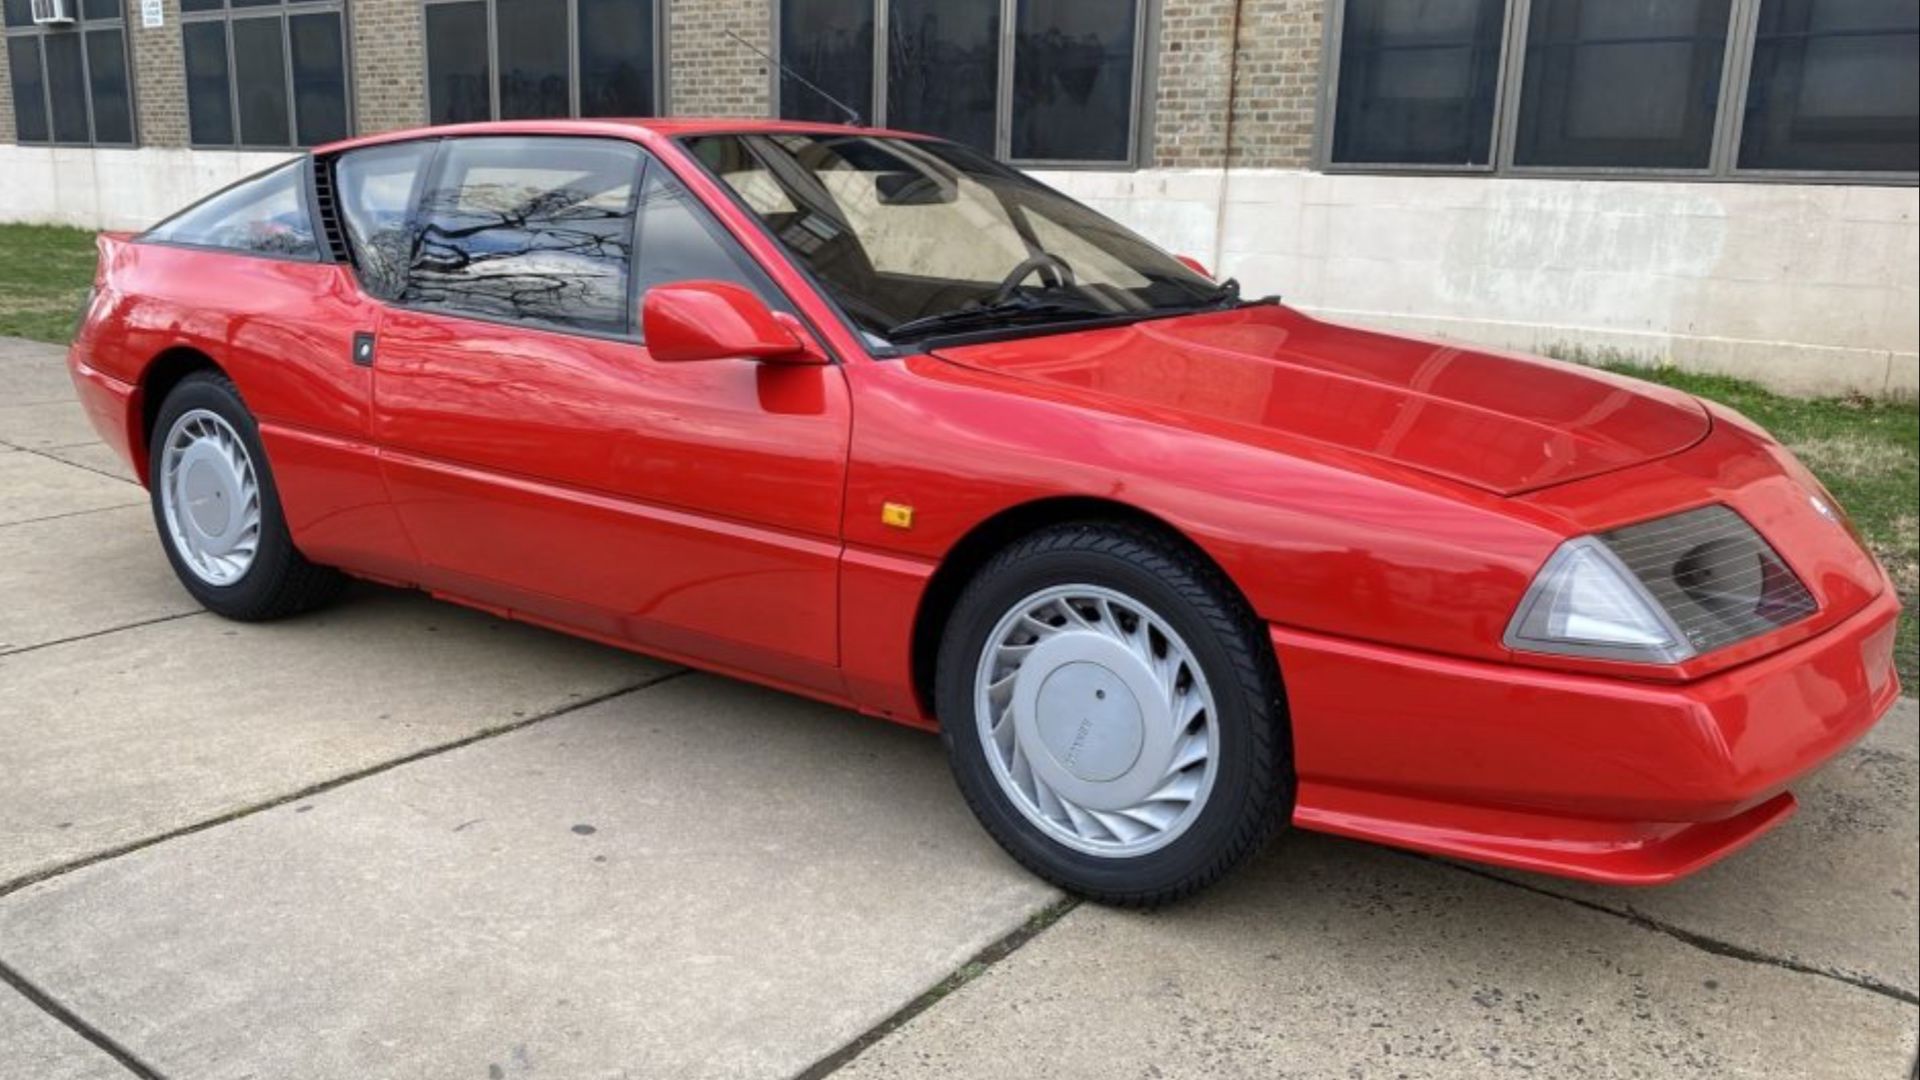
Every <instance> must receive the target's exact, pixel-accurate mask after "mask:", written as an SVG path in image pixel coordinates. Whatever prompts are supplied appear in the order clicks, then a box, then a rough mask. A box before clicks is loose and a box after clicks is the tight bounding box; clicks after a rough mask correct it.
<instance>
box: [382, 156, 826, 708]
mask: <svg viewBox="0 0 1920 1080" xmlns="http://www.w3.org/2000/svg"><path fill="white" fill-rule="evenodd" d="M415 232H416V235H415V241H414V244H413V254H412V256H411V263H410V266H409V269H408V272H407V280H406V283H405V285H404V287H403V288H402V289H401V291H400V293H399V295H398V296H397V298H396V300H395V303H394V304H393V306H391V307H390V308H389V310H388V311H387V312H386V313H385V314H384V315H383V317H382V321H381V325H380V329H379V335H378V342H377V348H376V358H375V361H374V414H375V427H376V431H377V438H378V441H379V443H380V446H381V453H382V462H383V467H384V473H385V476H386V479H387V483H388V486H389V490H390V491H391V493H392V497H393V500H394V502H395V505H396V506H397V508H398V511H399V514H400V517H401V520H402V522H403V523H404V525H405V527H406V529H407V532H408V534H409V535H410V536H411V538H412V539H413V541H414V544H415V546H416V547H417V549H418V550H419V552H420V555H421V559H422V562H423V563H424V566H423V569H422V577H423V578H425V579H426V581H427V583H428V584H429V585H430V586H431V587H433V588H436V589H439V590H442V591H445V592H448V593H452V594H455V595H456V596H459V597H461V598H465V599H468V600H472V601H477V602H480V603H482V604H487V605H493V606H498V607H502V608H506V609H509V610H511V611H513V612H514V613H516V614H518V615H522V616H529V617H532V618H535V619H537V620H545V621H550V622H554V623H559V624H564V625H566V626H568V627H571V628H574V629H578V630H584V631H586V632H589V633H593V634H598V635H601V636H604V637H607V638H611V639H616V640H619V641H623V642H631V643H635V644H639V645H642V646H646V647H650V648H653V649H655V650H660V651H665V652H669V653H674V654H679V655H683V656H686V657H688V658H691V659H696V660H700V661H704V662H707V663H710V664H719V665H722V666H727V667H732V668H736V669H739V670H742V671H746V672H751V673H755V674H758V675H761V676H763V677H769V678H772V679H775V680H777V681H781V682H786V683H790V684H795V685H798V686H803V687H812V688H816V689H822V690H833V691H837V690H838V672H837V662H838V647H837V641H836V634H835V625H836V618H837V612H836V584H837V574H838V558H839V551H840V542H839V527H840V507H841V499H842V494H843V488H844V471H845V465H846V455H847V441H848V436H849V411H848V403H847V392H846V386H845V382H844V380H843V379H842V376H841V372H840V370H839V368H837V367H834V366H828V365H807V366H800V365H795V366H774V365H766V364H761V363H756V362H754V361H751V360H747V359H738V360H732V359H729V360H717V361H706V362H700V363H681V364H669V363H662V362H659V361H656V360H654V359H652V358H651V357H650V356H649V354H648V352H647V349H646V344H645V342H644V341H643V340H641V335H640V332H639V302H640V301H641V299H642V298H643V295H644V293H645V291H646V290H647V289H648V288H650V287H652V286H654V285H659V284H663V283H667V282H671V281H683V280H693V279H721V280H728V281H733V282H735V283H738V284H741V285H744V286H746V287H748V288H750V289H753V290H754V291H755V292H757V293H758V294H760V295H761V296H762V297H763V298H764V299H766V300H767V301H768V303H769V304H770V305H771V306H774V307H776V308H784V307H786V306H787V305H786V301H785V299H784V298H783V297H782V296H781V295H780V293H779V291H778V290H777V288H776V287H775V286H774V285H773V284H772V282H771V281H770V280H769V279H768V278H767V276H766V275H765V274H764V273H763V272H761V271H760V270H759V268H758V267H757V266H755V265H754V264H753V263H752V262H751V261H750V260H749V257H748V256H747V255H746V254H745V253H744V252H743V251H742V250H740V249H739V248H738V247H737V246H736V245H735V243H734V241H733V240H732V238H731V237H730V236H729V235H727V234H726V233H725V231H724V229H723V228H722V227H721V226H720V225H719V223H718V222H716V221H715V220H714V219H713V218H712V217H710V216H709V215H708V214H707V212H706V211H705V209H704V208H703V207H701V206H699V205H698V204H697V202H696V201H695V199H694V197H693V196H692V195H691V194H689V193H688V191H687V189H686V188H685V187H684V186H683V185H681V184H680V182H679V181H678V180H676V179H675V178H674V177H673V176H672V174H671V173H670V172H669V171H668V170H667V169H666V168H665V167H664V166H663V165H661V164H660V163H659V162H658V161H657V160H652V159H650V158H649V156H648V155H646V154H645V153H643V152H642V151H641V150H640V148H639V147H638V146H636V145H634V144H632V143H629V142H625V141H621V140H615V139H599V138H575V137H558V136H550V137H472V138H461V139H447V140H443V142H442V144H441V149H440V151H439V154H438V156H437V159H436V161H435V163H434V164H433V166H432V175H431V177H430V178H429V180H428V181H427V183H426V185H425V191H424V193H423V195H422V197H421V201H420V208H419V211H418V213H417V224H416V226H415Z"/></svg>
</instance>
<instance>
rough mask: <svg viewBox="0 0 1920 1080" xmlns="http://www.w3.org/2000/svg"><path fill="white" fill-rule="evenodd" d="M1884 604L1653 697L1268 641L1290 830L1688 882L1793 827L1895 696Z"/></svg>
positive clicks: (1578, 682) (1574, 679) (1403, 656)
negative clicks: (1809, 784) (1825, 771)
mask: <svg viewBox="0 0 1920 1080" xmlns="http://www.w3.org/2000/svg"><path fill="white" fill-rule="evenodd" d="M1898 616H1899V603H1898V601H1897V600H1896V599H1895V596H1894V593H1893V591H1892V590H1891V589H1887V590H1884V591H1883V592H1882V593H1881V594H1880V596H1879V597H1878V598H1876V599H1875V600H1874V601H1873V602H1872V603H1870V604H1869V605H1868V606H1867V607H1865V608H1864V609H1862V610H1861V611H1859V612H1857V613H1856V614H1854V615H1853V616H1852V617H1850V618H1848V619H1847V620H1846V621H1844V622H1842V623H1840V624H1839V625H1837V626H1835V627H1833V628H1832V629H1830V630H1828V631H1827V632H1826V633H1823V634H1821V635H1819V636H1818V637H1814V638H1811V639H1809V640H1806V641H1803V642H1800V643H1799V644H1797V645H1795V646H1793V647H1791V648H1787V649H1784V650H1782V651H1780V652H1777V653H1774V654H1772V655H1770V656H1766V657H1763V658H1761V659H1758V660H1754V661H1752V662H1750V663H1747V664H1743V665H1741V666H1738V667H1735V668H1732V669H1729V670H1727V671H1723V672H1721V673H1719V674H1717V675H1714V676H1711V677H1708V678H1704V679H1700V680H1698V681H1696V682H1691V683H1685V684H1677V685H1663V684H1657V683H1648V682H1635V681H1631V680H1626V679H1617V678H1606V677H1598V676H1588V675H1567V674H1558V673H1553V672H1546V671H1539V670H1535V669H1531V668H1520V667H1510V666H1504V665H1500V664H1490V663H1483V662H1478V661H1470V660H1458V659H1453V658H1447V657H1438V656H1433V655H1429V654H1423V653H1412V652H1407V651H1403V650H1398V649H1393V648H1386V647H1381V646H1376V645H1369V644H1362V643H1357V642H1352V641H1347V640H1341V639H1334V638H1327V637H1323V636H1319V635H1314V634H1307V633H1301V632H1298V631H1294V630H1290V629H1287V628H1284V627H1273V628H1272V629H1271V634H1272V638H1273V646H1274V649H1275V651H1276V653H1277V654H1278V656H1279V659H1280V667H1281V671H1282V673H1283V675H1284V678H1285V681H1286V686H1287V698H1288V703H1289V706H1290V710H1291V714H1292V719H1293V737H1294V760H1295V768H1296V771H1297V773H1298V776H1299V781H1300V784H1299V795H1298V799H1297V802H1296V805H1295V810H1294V822H1295V824H1297V825H1299V826H1301V827H1303V828H1307V829H1314V830H1318V831H1322V832H1330V833H1337V834H1340V835H1343V836H1351V837H1357V838H1361V839H1366V840H1372V841H1376V842H1379V843H1385V844H1392V845H1396V846H1399V847H1407V848H1413V849H1416V850H1420V851H1427V852H1433V853H1436V854H1442V855H1450V856H1458V857H1461V858H1466V859H1472V860H1475V861H1479V862H1487V863H1494V864H1498V865H1501V866H1509V867H1515V868H1518V869H1523V870H1535V871H1541V872H1544V873H1551V874H1560V875H1564V876H1568V877H1576V878H1584V879H1587V880H1591V881H1602V882H1609V883H1614V884H1638V885H1650V884H1658V883H1661V882H1666V881H1671V880H1673V879H1675V878H1678V877H1682V876H1684V875H1686V874H1689V873H1692V872H1693V871H1695V870H1698V869H1700V868H1701V867H1703V866H1706V865H1708V864H1709V863H1712V862H1714V861H1716V860H1718V859H1720V858H1722V857H1724V856H1726V855H1728V854H1730V853H1732V852H1733V851H1736V850H1738V849H1739V848H1741V847H1743V846H1745V845H1746V844H1747V843H1749V842H1751V841H1752V840H1754V839H1755V838H1756V837H1758V836H1759V835H1760V834H1762V833H1764V832H1765V831H1767V830H1768V829H1770V828H1772V827H1773V826H1774V825H1777V824H1779V823H1780V822H1781V821H1783V820H1785V819H1786V817H1787V816H1788V815H1789V814H1791V813H1792V812H1793V808H1794V799H1793V796H1792V794H1790V793H1789V792H1788V790H1787V789H1788V787H1789V786H1790V785H1791V784H1792V783H1793V782H1794V781H1795V780H1797V779H1799V778H1800V777H1802V776H1805V775H1806V774H1807V773H1809V772H1811V771H1813V770H1814V769H1816V768H1818V767H1819V766H1820V765H1822V764H1824V763H1825V762H1826V761H1828V760H1829V759H1831V758H1833V757H1834V756H1835V755H1837V754H1839V753H1840V752H1841V751H1843V750H1845V749H1846V748H1847V747H1848V746H1850V745H1852V744H1853V742H1854V741H1855V740H1857V739H1858V738H1859V737H1860V736H1861V735H1864V734H1865V733H1866V732H1867V730H1868V729H1869V728H1871V727H1872V726H1873V725H1874V723H1875V722H1876V721H1878V720H1879V719H1880V717H1881V716H1882V715H1884V714H1885V713H1886V711H1887V709H1888V707H1890V706H1891V705H1892V704H1893V701H1894V699H1895V698H1896V697H1897V696H1898V695H1899V692H1900V684H1899V679H1898V676H1897V675H1896V674H1895V673H1894V667H1893V640H1894V632H1895V626H1896V623H1897V620H1898Z"/></svg>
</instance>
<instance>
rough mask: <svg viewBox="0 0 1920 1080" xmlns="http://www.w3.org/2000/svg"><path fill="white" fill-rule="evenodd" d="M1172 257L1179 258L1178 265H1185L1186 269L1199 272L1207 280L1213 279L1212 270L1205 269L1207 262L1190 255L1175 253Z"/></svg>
mask: <svg viewBox="0 0 1920 1080" xmlns="http://www.w3.org/2000/svg"><path fill="white" fill-rule="evenodd" d="M1174 258H1176V259H1179V260H1180V265H1182V266H1184V267H1186V268H1187V269H1189V270H1191V271H1193V272H1194V273H1196V274H1199V275H1200V276H1201V277H1203V278H1206V279H1207V280H1208V281H1212V280H1213V271H1211V270H1209V269H1207V264H1206V263H1203V262H1201V261H1200V260H1199V259H1196V258H1194V257H1193V256H1191V255H1175V256H1174Z"/></svg>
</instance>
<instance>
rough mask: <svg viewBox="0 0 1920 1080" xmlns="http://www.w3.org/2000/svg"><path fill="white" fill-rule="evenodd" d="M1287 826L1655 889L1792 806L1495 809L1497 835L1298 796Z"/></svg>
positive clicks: (1768, 826)
mask: <svg viewBox="0 0 1920 1080" xmlns="http://www.w3.org/2000/svg"><path fill="white" fill-rule="evenodd" d="M1307 788H1308V786H1307V785H1304V784H1303V785H1302V790H1301V797H1302V799H1308V798H1311V799H1312V800H1313V802H1314V803H1315V805H1313V806H1311V807H1308V806H1302V807H1301V808H1300V809H1299V810H1298V811H1297V812H1296V813H1295V814H1294V824H1296V825H1298V826H1300V827H1301V828H1303V829H1310V830H1312V831H1314V832H1324V833H1330V834H1332V835H1335V836H1345V837H1351V838H1353V839H1357V840H1370V841H1374V842H1376V843H1385V844H1390V845H1392V846H1394V847H1400V848H1407V849H1409V850H1413V851H1420V852H1425V853H1427V854H1430V855H1442V856H1447V857H1451V858H1460V859H1466V860H1468V861H1471V862H1476V863H1485V864H1488V865H1490V866H1502V867H1506V868H1508V869H1512V870H1525V871H1529V872H1532V873H1541V874H1552V875H1554V876H1556V877H1565V878H1573V879H1575V880H1579V881H1591V882H1596V883H1599V884H1604V885H1664V884H1667V883H1669V882H1672V881H1677V880H1679V879H1680V878H1683V877H1686V876H1688V875H1689V874H1692V873H1695V872H1696V871H1699V870H1702V869H1705V868H1706V867H1708V866H1710V865H1712V864H1713V863H1716V862H1719V861H1720V860H1721V859H1724V858H1726V857H1727V856H1729V855H1732V854H1733V853H1734V852H1736V851H1739V850H1740V849H1742V848H1744V847H1746V846H1747V845H1748V844H1751V843H1753V842H1754V841H1755V840H1758V839H1759V838H1760V837H1761V836H1763V835H1765V834H1766V833H1767V832H1768V831H1770V830H1772V829H1773V828H1774V827H1775V826H1777V825H1779V824H1780V823H1781V822H1783V821H1785V820H1787V819H1788V818H1789V817H1792V816H1793V813H1794V811H1795V810H1796V809H1798V807H1799V803H1798V802H1797V801H1796V800H1795V799H1794V797H1793V795H1792V793H1791V792H1781V793H1780V794H1778V795H1775V796H1773V797H1772V798H1770V799H1767V800H1765V801H1763V802H1761V803H1759V804H1758V805H1755V806H1752V807H1749V808H1748V809H1746V810H1744V811H1742V812H1740V813H1738V814H1735V815H1733V816H1732V817H1729V818H1723V819H1721V820H1719V821H1686V822H1611V821H1589V820H1584V819H1579V818H1563V817H1556V816H1553V815H1548V814H1529V813H1523V812H1517V811H1508V812H1505V813H1503V814H1502V815H1501V816H1502V818H1503V825H1502V831H1498V832H1496V831H1477V830H1474V829H1471V828H1465V827H1449V826H1444V825H1423V824H1409V821H1417V820H1419V819H1420V818H1422V817H1426V818H1429V819H1431V818H1436V817H1437V818H1442V819H1444V816H1445V815H1446V812H1447V811H1448V810H1449V809H1455V808H1450V807H1447V806H1444V805H1437V804H1430V803H1425V802H1424V801H1423V800H1419V799H1411V798H1397V797H1394V796H1384V797H1383V796H1380V795H1377V794H1376V795H1370V796H1368V798H1367V802H1368V805H1369V807H1378V806H1379V805H1380V803H1381V802H1382V800H1383V799H1386V800H1391V801H1392V802H1395V803H1398V804H1399V809H1398V810H1397V811H1396V812H1393V813H1391V814H1390V815H1389V816H1385V817H1382V816H1380V815H1379V814H1378V813H1377V812H1376V813H1360V812H1348V811H1345V810H1342V809H1340V806H1341V802H1342V800H1341V798H1340V796H1339V794H1338V793H1335V792H1329V791H1313V792H1309V791H1308V790H1307Z"/></svg>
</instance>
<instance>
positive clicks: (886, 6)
mask: <svg viewBox="0 0 1920 1080" xmlns="http://www.w3.org/2000/svg"><path fill="white" fill-rule="evenodd" d="M1146 6H1147V0H780V3H779V5H778V8H777V11H778V17H779V24H780V25H779V32H778V34H777V42H778V45H779V49H780V58H781V62H782V67H783V68H784V70H782V71H780V72H778V73H776V76H775V97H776V99H777V103H778V105H777V108H778V112H779V115H781V116H783V117H786V118H788V119H796V120H825V121H840V120H845V119H848V117H847V115H846V112H845V110H843V109H842V108H841V107H840V105H838V104H835V100H837V101H838V102H841V103H844V104H845V105H846V106H847V107H848V108H850V109H853V110H855V111H857V112H859V113H860V114H861V118H862V119H863V120H866V121H868V122H871V123H874V124H885V125H887V126H889V127H896V128H902V129H905V130H909V131H919V132H925V133H927V134H929V135H940V136H943V137H945V138H949V139H952V140H954V141H955V142H960V143H965V144H967V145H969V146H972V147H974V148H975V149H978V150H981V151H984V152H987V153H991V154H994V155H996V156H998V157H1001V158H1006V159H1010V160H1014V161H1019V162H1023V163H1027V164H1035V165H1047V164H1062V165H1072V164H1098V165H1127V164H1130V163H1132V162H1133V161H1134V160H1135V158H1136V157H1137V153H1138V147H1139V145H1140V116H1141V104H1140V102H1141V89H1140V88H1141V81H1142V64H1143V62H1144V57H1143V52H1144V50H1143V49H1142V47H1141V42H1142V41H1143V39H1144V37H1145V34H1144V28H1145V24H1146V14H1147V13H1146V10H1145V9H1146ZM876 40H878V41H882V42H884V43H885V48H884V50H879V49H876V47H875V42H876ZM809 84H811V85H809ZM830 98H831V99H835V100H830Z"/></svg>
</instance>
